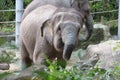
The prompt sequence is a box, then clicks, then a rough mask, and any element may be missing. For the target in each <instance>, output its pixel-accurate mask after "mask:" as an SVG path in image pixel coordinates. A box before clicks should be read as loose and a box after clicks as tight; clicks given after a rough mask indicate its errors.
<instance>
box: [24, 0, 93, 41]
mask: <svg viewBox="0 0 120 80" xmlns="http://www.w3.org/2000/svg"><path fill="white" fill-rule="evenodd" d="M46 4H51V5H54V6H56V7H65V8H74V9H76V10H78V11H79V12H80V13H82V14H80V15H82V16H83V17H84V23H85V26H86V29H87V35H86V39H85V40H88V39H89V38H90V36H91V34H92V31H93V18H92V15H91V14H90V7H89V2H88V0H33V1H32V2H31V3H30V4H29V5H28V6H27V7H26V9H25V11H24V13H23V17H22V20H23V19H24V18H25V17H26V16H27V15H28V14H29V13H30V12H31V11H33V10H34V9H36V8H38V7H40V6H42V5H46Z"/></svg>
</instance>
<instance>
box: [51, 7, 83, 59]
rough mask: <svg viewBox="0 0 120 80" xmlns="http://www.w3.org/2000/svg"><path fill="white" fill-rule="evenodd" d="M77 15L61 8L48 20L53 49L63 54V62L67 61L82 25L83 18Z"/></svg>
mask: <svg viewBox="0 0 120 80" xmlns="http://www.w3.org/2000/svg"><path fill="white" fill-rule="evenodd" d="M79 14H80V13H79V12H78V11H76V10H74V9H64V8H63V9H61V10H60V9H59V10H57V11H56V13H55V14H54V15H53V17H52V18H51V20H50V23H51V24H50V26H51V27H52V32H53V45H54V48H55V49H56V50H57V51H59V52H63V59H65V60H69V58H70V56H71V53H72V51H73V50H74V48H75V46H76V44H77V41H78V35H79V31H80V29H81V28H82V25H83V24H82V23H83V17H82V16H80V15H79Z"/></svg>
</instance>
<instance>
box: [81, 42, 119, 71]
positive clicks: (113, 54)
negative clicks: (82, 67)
mask: <svg viewBox="0 0 120 80" xmlns="http://www.w3.org/2000/svg"><path fill="white" fill-rule="evenodd" d="M95 56H98V57H99V60H98V61H97V62H95V63H94V64H96V65H98V67H99V68H104V69H109V68H113V67H114V66H115V65H118V66H120V40H109V41H106V42H102V43H99V44H96V45H89V46H88V47H87V50H86V53H85V55H84V57H83V60H87V61H89V60H90V59H91V58H93V57H95Z"/></svg>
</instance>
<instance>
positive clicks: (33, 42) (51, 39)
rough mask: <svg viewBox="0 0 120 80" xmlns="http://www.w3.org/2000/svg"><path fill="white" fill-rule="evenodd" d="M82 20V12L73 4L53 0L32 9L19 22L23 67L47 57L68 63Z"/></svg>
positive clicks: (43, 61) (40, 62)
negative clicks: (65, 4) (67, 5)
mask: <svg viewBox="0 0 120 80" xmlns="http://www.w3.org/2000/svg"><path fill="white" fill-rule="evenodd" d="M80 14H81V15H80ZM83 21H84V17H83V16H82V13H80V12H79V11H77V10H75V9H74V8H65V7H63V8H62V7H60V8H59V7H56V6H53V5H50V4H48V5H43V6H40V7H38V8H36V9H35V10H33V11H32V12H31V13H29V14H28V15H27V16H26V17H25V18H24V20H23V21H22V23H21V25H20V52H21V62H22V69H25V68H27V67H29V66H30V65H32V64H44V63H45V60H46V59H50V60H54V59H56V58H57V60H58V61H62V62H63V63H66V62H67V61H68V60H69V59H70V57H71V53H72V51H73V50H75V47H76V45H77V42H78V33H79V31H80V29H81V28H82V26H83ZM65 65H66V64H64V65H62V66H63V67H65Z"/></svg>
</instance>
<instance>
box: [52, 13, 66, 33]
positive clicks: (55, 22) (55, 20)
mask: <svg viewBox="0 0 120 80" xmlns="http://www.w3.org/2000/svg"><path fill="white" fill-rule="evenodd" d="M63 13H64V12H58V13H55V15H54V16H53V17H52V19H51V25H52V26H53V30H54V32H55V33H57V32H58V31H59V30H60V27H59V25H60V24H61V23H62V21H63V17H64V15H63Z"/></svg>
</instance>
